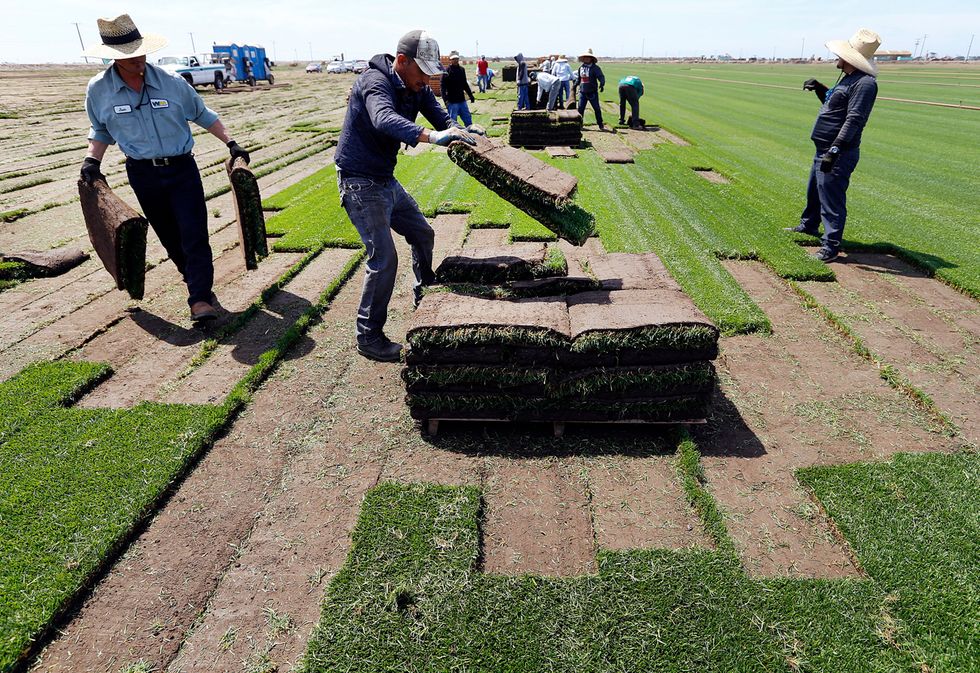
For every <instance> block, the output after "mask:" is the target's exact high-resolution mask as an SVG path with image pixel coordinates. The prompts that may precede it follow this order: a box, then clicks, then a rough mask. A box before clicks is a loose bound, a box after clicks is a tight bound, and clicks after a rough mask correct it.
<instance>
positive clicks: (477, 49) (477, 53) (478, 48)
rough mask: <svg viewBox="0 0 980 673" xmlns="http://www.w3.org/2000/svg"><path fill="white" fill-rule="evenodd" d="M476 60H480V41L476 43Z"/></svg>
mask: <svg viewBox="0 0 980 673" xmlns="http://www.w3.org/2000/svg"><path fill="white" fill-rule="evenodd" d="M474 56H475V57H476V58H480V41H479V40H477V41H476V53H475V54H474Z"/></svg>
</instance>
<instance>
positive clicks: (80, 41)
mask: <svg viewBox="0 0 980 673" xmlns="http://www.w3.org/2000/svg"><path fill="white" fill-rule="evenodd" d="M72 23H74V24H75V32H76V33H78V44H80V45H82V51H85V43H84V42H82V31H81V29H80V28H79V27H78V23H77V22H75V21H73V22H72ZM970 44H973V40H970ZM82 58H84V59H85V62H86V63H88V56H82ZM966 58H967V60H970V57H969V55H968V56H967V57H966Z"/></svg>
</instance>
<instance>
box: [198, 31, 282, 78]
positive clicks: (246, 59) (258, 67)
mask: <svg viewBox="0 0 980 673" xmlns="http://www.w3.org/2000/svg"><path fill="white" fill-rule="evenodd" d="M212 51H213V52H214V53H215V55H216V56H217V57H218V58H219V59H221V60H224V59H227V60H228V63H230V65H231V70H232V73H231V74H232V75H233V76H234V78H235V80H237V81H239V82H246V83H248V85H249V86H255V82H256V80H260V79H264V80H266V81H267V82H269V84H272V83H273V82H274V81H275V76H274V75H273V74H272V70H271V68H270V67H269V65H270V62H269V59H268V58H266V55H265V47H256V46H252V45H248V44H235V43H234V42H233V43H231V44H215V45H214V47H213V48H212Z"/></svg>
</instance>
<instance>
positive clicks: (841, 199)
mask: <svg viewBox="0 0 980 673" xmlns="http://www.w3.org/2000/svg"><path fill="white" fill-rule="evenodd" d="M879 45H881V37H879V36H878V33H875V32H874V31H871V30H868V29H867V28H862V29H861V30H859V31H857V32H856V33H854V36H853V37H851V39H850V40H831V41H830V42H827V49H829V50H830V51H831V52H833V53H834V54H836V55H837V68H838V69H839V70H840V71H841V76H840V77H839V78H838V81H837V83H836V84H835V85H834V86H833V87H830V88H828V87H826V86H825V85H823V84H821V83H820V82H818V81H817V80H815V79H808V80H807V81H806V82H804V83H803V88H804V89H805V90H807V91H813V92H815V93H816V95H817V98H818V99H820V101H821V103H822V105H821V107H820V112H819V113H818V114H817V121H816V123H815V124H814V125H813V132H812V133H811V134H810V138H811V139H812V140H813V144H814V145H815V146H816V153H815V154H814V157H813V163H812V165H811V166H810V179H809V183H808V185H807V192H806V197H807V198H806V208H804V209H803V214H802V215H801V216H800V223H799V224H798V225H797V226H795V227H789V228H787V231H794V232H797V233H802V234H810V235H812V236H819V235H820V232H819V227H820V223H821V222H823V227H824V233H823V238H822V245H821V247H820V249H819V250H818V251H817V252H816V253H815V254H814V257H816V258H817V259H819V260H821V261H824V262H832V261H834V260H835V259H837V256H838V254H839V252H840V247H841V242H842V241H843V238H844V224H845V222H846V220H847V187H848V185H849V184H850V180H851V174H852V173H853V172H854V169H855V168H856V167H857V164H858V159H859V158H860V145H861V132H862V131H863V130H864V126H865V125H866V124H867V122H868V118H869V117H870V116H871V109H872V107H874V103H875V98H877V96H878V82H877V80H876V79H875V75H876V74H877V72H878V68H877V66H876V65H875V63H874V60H873V59H874V53H875V51H877V49H878V47H879Z"/></svg>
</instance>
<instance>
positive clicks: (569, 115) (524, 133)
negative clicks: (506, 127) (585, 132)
mask: <svg viewBox="0 0 980 673" xmlns="http://www.w3.org/2000/svg"><path fill="white" fill-rule="evenodd" d="M510 144H511V145H513V146H514V147H532V148H541V147H554V146H559V145H561V146H567V147H578V146H579V145H581V144H582V115H580V114H579V113H578V111H576V110H554V111H550V112H549V111H548V110H515V111H514V112H512V113H511V115H510Z"/></svg>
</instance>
